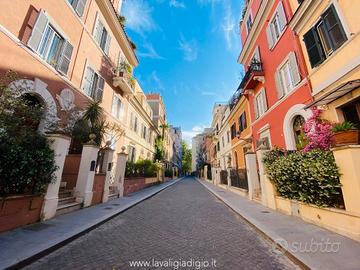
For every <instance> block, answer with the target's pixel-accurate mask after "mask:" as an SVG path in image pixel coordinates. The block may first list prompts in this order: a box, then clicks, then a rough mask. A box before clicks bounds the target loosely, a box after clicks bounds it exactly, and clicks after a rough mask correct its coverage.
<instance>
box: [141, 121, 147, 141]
mask: <svg viewBox="0 0 360 270" xmlns="http://www.w3.org/2000/svg"><path fill="white" fill-rule="evenodd" d="M146 132H147V129H146V126H145V125H144V124H143V125H142V138H143V139H146Z"/></svg>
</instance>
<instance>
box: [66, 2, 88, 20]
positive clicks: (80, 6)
mask: <svg viewBox="0 0 360 270" xmlns="http://www.w3.org/2000/svg"><path fill="white" fill-rule="evenodd" d="M67 1H68V2H69V3H70V5H71V6H72V7H73V9H74V10H75V12H76V13H77V14H78V15H79V16H80V17H81V16H82V15H83V14H84V10H85V6H86V0H67Z"/></svg>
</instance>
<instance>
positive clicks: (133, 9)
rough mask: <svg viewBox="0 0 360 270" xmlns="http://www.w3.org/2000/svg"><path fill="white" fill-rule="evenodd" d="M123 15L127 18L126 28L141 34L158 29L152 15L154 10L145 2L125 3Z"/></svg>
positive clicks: (137, 0) (138, 0)
mask: <svg viewBox="0 0 360 270" xmlns="http://www.w3.org/2000/svg"><path fill="white" fill-rule="evenodd" d="M122 13H123V15H124V16H125V18H126V27H129V28H130V29H132V30H134V31H135V32H137V33H139V34H144V32H148V31H151V30H154V29H156V28H157V26H156V24H155V22H154V20H153V18H152V16H151V13H152V8H151V7H150V6H149V5H148V3H147V1H144V0H131V1H124V5H123V7H122Z"/></svg>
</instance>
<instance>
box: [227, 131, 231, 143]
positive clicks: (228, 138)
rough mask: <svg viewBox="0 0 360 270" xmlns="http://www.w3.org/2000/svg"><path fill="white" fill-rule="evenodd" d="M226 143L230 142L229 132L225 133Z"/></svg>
mask: <svg viewBox="0 0 360 270" xmlns="http://www.w3.org/2000/svg"><path fill="white" fill-rule="evenodd" d="M226 137H227V142H228V143H229V142H230V131H228V132H226Z"/></svg>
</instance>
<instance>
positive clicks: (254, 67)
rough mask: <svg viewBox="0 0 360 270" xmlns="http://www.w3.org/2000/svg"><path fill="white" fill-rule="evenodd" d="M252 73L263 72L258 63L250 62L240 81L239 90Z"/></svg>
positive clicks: (260, 64)
mask: <svg viewBox="0 0 360 270" xmlns="http://www.w3.org/2000/svg"><path fill="white" fill-rule="evenodd" d="M254 71H264V70H263V67H262V63H261V62H260V61H252V62H251V64H250V65H249V67H248V70H247V71H246V73H245V76H244V78H243V79H242V81H241V83H240V86H239V88H241V89H243V88H244V86H245V85H246V83H247V82H248V81H249V79H250V77H251V75H252V74H253V72H254Z"/></svg>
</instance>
